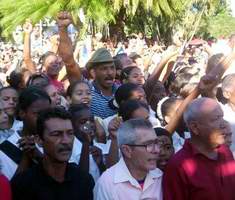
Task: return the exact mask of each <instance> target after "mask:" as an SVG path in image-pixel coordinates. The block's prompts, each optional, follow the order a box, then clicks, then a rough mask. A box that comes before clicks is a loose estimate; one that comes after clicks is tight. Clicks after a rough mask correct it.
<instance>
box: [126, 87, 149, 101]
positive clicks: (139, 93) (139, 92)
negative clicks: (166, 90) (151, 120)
mask: <svg viewBox="0 0 235 200" xmlns="http://www.w3.org/2000/svg"><path fill="white" fill-rule="evenodd" d="M129 99H137V100H140V101H142V102H144V103H147V99H146V94H145V92H144V89H143V88H141V87H139V88H138V89H136V90H134V91H132V93H131V96H130V98H129Z"/></svg>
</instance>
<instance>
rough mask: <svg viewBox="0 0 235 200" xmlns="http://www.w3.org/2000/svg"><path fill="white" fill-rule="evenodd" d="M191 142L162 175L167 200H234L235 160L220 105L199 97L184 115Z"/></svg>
mask: <svg viewBox="0 0 235 200" xmlns="http://www.w3.org/2000/svg"><path fill="white" fill-rule="evenodd" d="M184 120H185V122H186V125H187V126H188V128H189V130H190V133H191V139H189V140H186V141H185V144H184V146H183V148H182V149H181V150H180V151H179V152H177V153H176V154H175V155H174V156H173V157H172V158H171V159H170V161H169V162H168V165H167V167H166V169H165V172H164V175H163V196H164V199H165V200H173V199H174V200H196V199H200V200H208V199H213V200H221V199H224V200H232V199H234V186H235V161H234V159H233V156H232V153H231V151H230V150H229V148H228V147H227V146H226V145H224V143H225V137H226V134H225V132H224V129H225V128H226V126H227V124H226V121H225V120H224V119H223V111H222V109H221V108H220V105H219V104H218V103H217V102H216V101H215V100H213V99H210V98H199V99H196V100H194V101H193V102H192V103H191V104H189V106H188V108H187V109H186V111H185V113H184Z"/></svg>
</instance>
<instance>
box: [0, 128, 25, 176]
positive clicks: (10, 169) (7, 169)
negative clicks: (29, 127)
mask: <svg viewBox="0 0 235 200" xmlns="http://www.w3.org/2000/svg"><path fill="white" fill-rule="evenodd" d="M20 138H21V137H20V135H19V134H18V133H17V132H15V133H14V134H13V135H12V136H10V137H9V138H8V139H7V141H9V142H10V143H12V144H13V145H15V146H16V147H17V148H19V145H18V144H17V142H18V140H19V139H20ZM0 163H1V168H2V169H1V171H2V174H4V175H5V176H6V177H7V178H8V180H11V178H12V177H13V175H14V174H15V172H16V169H17V167H18V164H17V163H15V162H14V161H13V160H12V159H11V158H9V157H8V156H7V155H6V154H5V153H3V152H2V151H0Z"/></svg>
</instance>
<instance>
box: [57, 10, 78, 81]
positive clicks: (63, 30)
mask: <svg viewBox="0 0 235 200" xmlns="http://www.w3.org/2000/svg"><path fill="white" fill-rule="evenodd" d="M57 23H58V28H59V36H60V43H59V55H60V56H61V58H62V59H63V62H64V63H65V66H66V71H67V75H68V78H69V81H70V83H71V82H73V81H76V80H80V79H81V70H80V68H79V66H78V64H77V63H76V61H75V59H74V57H73V46H72V41H71V39H70V37H69V35H68V32H67V27H68V26H69V25H70V24H72V17H71V15H70V14H69V13H68V12H60V13H59V14H58V16H57Z"/></svg>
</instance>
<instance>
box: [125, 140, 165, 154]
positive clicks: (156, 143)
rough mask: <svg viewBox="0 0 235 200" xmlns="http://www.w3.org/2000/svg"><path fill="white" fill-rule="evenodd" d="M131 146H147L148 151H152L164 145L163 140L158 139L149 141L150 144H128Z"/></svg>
mask: <svg viewBox="0 0 235 200" xmlns="http://www.w3.org/2000/svg"><path fill="white" fill-rule="evenodd" d="M126 145H128V146H131V147H145V149H146V151H147V152H149V153H152V152H153V151H157V150H159V149H160V148H161V146H162V145H163V142H162V141H160V140H158V139H156V140H155V141H153V142H151V143H149V144H126Z"/></svg>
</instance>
